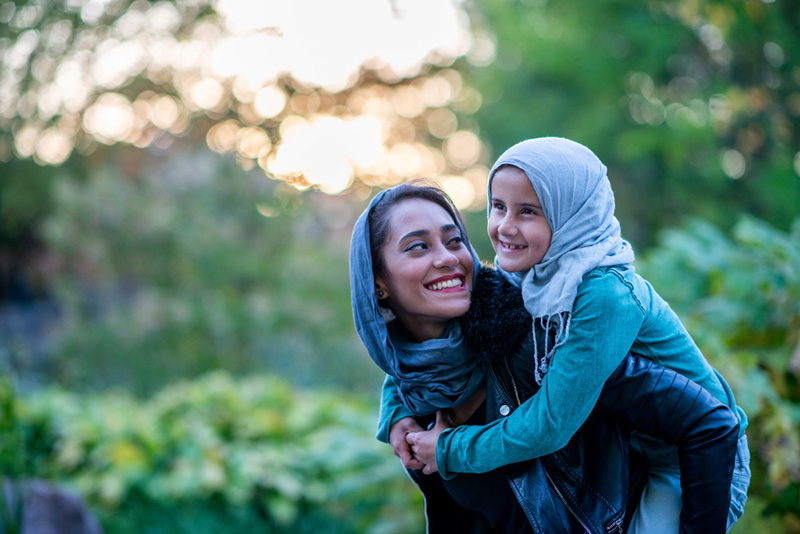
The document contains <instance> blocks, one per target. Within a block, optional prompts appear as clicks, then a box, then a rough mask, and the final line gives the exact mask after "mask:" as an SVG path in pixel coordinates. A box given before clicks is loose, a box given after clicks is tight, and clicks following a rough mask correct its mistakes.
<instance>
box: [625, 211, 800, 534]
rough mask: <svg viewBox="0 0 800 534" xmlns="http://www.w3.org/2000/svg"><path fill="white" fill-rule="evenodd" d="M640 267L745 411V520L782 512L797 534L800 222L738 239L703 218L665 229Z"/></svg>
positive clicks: (752, 225) (757, 224) (754, 229)
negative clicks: (749, 476)
mask: <svg viewBox="0 0 800 534" xmlns="http://www.w3.org/2000/svg"><path fill="white" fill-rule="evenodd" d="M637 268H638V269H639V271H640V272H641V273H642V274H643V275H644V276H645V277H646V278H647V279H648V280H650V281H651V282H652V283H653V285H654V286H655V288H656V289H657V290H658V291H659V292H660V293H661V295H662V296H663V297H664V298H665V299H666V300H667V301H668V302H669V303H670V304H671V305H672V306H673V308H674V309H675V310H676V311H677V312H678V314H679V315H680V316H681V318H682V319H683V320H684V322H685V324H686V326H687V328H688V329H689V331H690V332H691V333H692V335H693V337H694V338H695V340H696V341H697V343H698V345H699V346H700V348H701V349H702V350H703V352H704V353H705V355H706V356H707V357H708V359H709V361H710V362H711V363H712V365H714V366H715V367H716V368H717V369H718V370H719V371H720V372H721V373H722V375H723V376H724V377H725V378H726V379H727V380H728V382H729V383H730V385H731V387H732V388H733V391H734V394H735V395H736V400H737V402H738V404H739V405H740V406H741V407H742V408H743V409H744V410H745V412H746V413H747V416H748V418H749V421H750V426H749V428H748V430H747V434H748V436H749V439H750V449H751V451H752V452H753V457H752V468H753V483H752V485H751V487H750V502H749V503H748V507H747V508H746V511H745V516H748V514H750V513H755V512H751V510H758V511H761V510H763V511H764V512H765V513H766V514H768V515H769V514H771V515H773V516H775V515H777V516H778V517H777V519H778V523H782V524H783V528H784V531H785V532H796V531H797V530H796V529H797V527H798V526H800V219H798V220H796V221H795V223H794V225H793V226H792V230H791V231H790V232H788V233H787V232H782V231H779V230H777V229H775V228H773V227H771V226H770V225H768V224H766V223H764V222H761V221H758V220H756V219H753V218H749V217H746V218H742V219H741V220H740V221H739V223H738V224H737V225H736V226H735V227H734V228H733V232H732V235H731V236H730V237H728V236H726V235H725V234H724V233H722V232H720V231H719V230H718V229H716V228H715V227H713V226H711V225H709V224H707V223H704V222H699V221H696V222H694V223H692V224H691V225H689V226H688V227H687V228H685V229H682V230H671V231H669V232H667V233H665V234H664V236H663V239H662V242H661V244H660V245H659V246H658V247H656V248H655V249H653V250H652V251H650V252H649V253H648V254H647V255H646V257H645V258H644V260H643V261H639V262H638V265H637ZM773 519H775V518H773ZM792 525H793V526H792ZM757 530H758V531H764V532H767V531H770V532H774V531H775V530H774V528H772V529H767V530H764V529H763V525H762V527H759V528H758V529H757ZM751 531H754V530H751ZM741 532H745V530H741Z"/></svg>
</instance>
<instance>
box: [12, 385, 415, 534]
mask: <svg viewBox="0 0 800 534" xmlns="http://www.w3.org/2000/svg"><path fill="white" fill-rule="evenodd" d="M21 405H22V408H23V410H22V416H21V425H22V426H23V427H24V428H27V429H29V430H30V429H31V428H33V427H35V428H36V432H35V433H32V432H28V435H30V436H33V435H35V436H37V437H36V440H35V441H36V442H31V443H28V444H26V446H30V447H31V449H32V450H37V451H40V454H41V457H40V458H39V459H40V460H41V461H42V462H43V464H44V466H45V468H46V471H47V472H48V473H50V475H51V476H52V477H54V478H56V479H57V480H60V481H61V482H62V483H65V484H69V485H71V486H72V487H74V488H75V489H76V490H77V491H78V492H79V493H80V494H82V495H83V496H84V497H85V498H86V499H87V500H88V502H90V503H92V505H93V507H94V509H95V511H96V512H97V513H98V515H99V516H100V517H101V519H102V521H103V523H104V525H105V526H106V529H107V530H108V531H113V532H153V533H156V532H170V533H173V532H187V533H189V532H214V531H219V529H220V528H222V527H223V526H224V527H225V530H226V532H252V531H253V530H254V529H258V530H266V531H268V532H279V533H280V532H286V533H288V532H292V533H303V532H318V531H320V530H325V531H327V532H372V533H378V532H381V533H388V532H414V531H419V529H420V528H422V527H421V520H422V504H421V501H420V496H419V492H418V491H417V490H416V488H415V487H414V486H413V484H411V483H410V481H409V480H408V478H407V477H406V476H405V474H404V473H403V471H402V467H401V466H400V464H399V462H398V461H397V459H396V458H394V456H392V454H391V451H390V449H389V447H387V446H386V445H384V444H381V443H379V442H377V441H376V440H375V439H374V437H373V435H372V434H373V431H374V429H373V425H374V409H373V408H374V407H373V406H372V405H371V402H367V401H363V400H358V399H354V398H346V397H343V396H342V395H336V396H334V395H330V394H323V393H313V394H312V393H308V392H304V391H301V390H298V389H293V388H292V387H290V386H289V385H288V384H287V383H286V382H284V381H283V380H280V379H278V378H275V377H271V376H257V377H250V378H247V379H241V380H235V379H233V378H231V376H230V375H228V374H226V373H223V372H216V373H212V374H208V375H205V376H203V377H202V378H200V379H197V380H194V381H183V382H179V383H176V384H173V385H171V386H169V387H167V388H165V389H163V390H162V391H161V392H160V393H158V394H157V395H155V396H154V397H152V398H151V399H149V400H147V401H145V402H139V401H137V400H136V399H135V398H133V397H132V396H130V395H129V394H127V393H123V392H120V391H116V392H107V393H104V394H94V395H84V396H82V395H77V394H74V393H67V392H65V391H63V390H58V389H50V390H47V391H44V392H40V393H37V394H33V395H30V396H27V397H25V398H24V399H23V400H22V403H21ZM42 442H45V443H46V444H47V445H46V446H43V444H42ZM158 518H160V519H158ZM154 519H158V520H157V521H154ZM161 519H163V523H162V522H161ZM226 525H227V526H226Z"/></svg>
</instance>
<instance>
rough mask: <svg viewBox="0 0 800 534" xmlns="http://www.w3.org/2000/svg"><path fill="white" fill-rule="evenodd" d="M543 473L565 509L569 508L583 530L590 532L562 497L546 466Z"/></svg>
mask: <svg viewBox="0 0 800 534" xmlns="http://www.w3.org/2000/svg"><path fill="white" fill-rule="evenodd" d="M544 474H545V476H546V477H547V481H548V482H550V486H551V487H552V488H553V490H555V492H556V495H558V498H559V499H561V502H562V503H563V504H564V506H565V507H566V508H567V510H569V512H570V513H571V514H572V516H573V517H574V518H575V519H576V520H577V521H578V523H580V524H581V526H582V527H583V530H585V531H586V532H588V533H589V534H591V532H592V530H591V529H590V528H589V527H588V526H586V523H584V522H583V520H582V519H581V518H580V517H578V514H576V513H575V510H573V509H572V506H570V505H569V503H568V502H567V500H566V499H565V498H564V495H563V494H562V493H561V490H559V489H558V486H556V484H555V482H553V479H552V477H551V476H550V473H549V472H548V471H547V468H544Z"/></svg>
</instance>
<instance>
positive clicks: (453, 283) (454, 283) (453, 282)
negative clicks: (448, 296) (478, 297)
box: [428, 278, 464, 291]
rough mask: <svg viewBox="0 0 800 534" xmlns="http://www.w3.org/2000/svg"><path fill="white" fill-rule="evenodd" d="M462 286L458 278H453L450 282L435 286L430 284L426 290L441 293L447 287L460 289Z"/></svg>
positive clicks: (439, 283)
mask: <svg viewBox="0 0 800 534" xmlns="http://www.w3.org/2000/svg"><path fill="white" fill-rule="evenodd" d="M462 285H464V284H463V283H462V282H461V279H460V278H453V279H452V280H447V281H446V282H436V283H435V284H431V285H429V286H428V289H432V290H434V291H441V290H442V289H447V288H449V287H461V286H462Z"/></svg>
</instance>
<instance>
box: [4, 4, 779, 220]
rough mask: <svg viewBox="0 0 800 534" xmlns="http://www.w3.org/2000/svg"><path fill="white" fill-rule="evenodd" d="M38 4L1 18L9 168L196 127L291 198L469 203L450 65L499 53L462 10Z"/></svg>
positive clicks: (461, 101) (476, 100)
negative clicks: (420, 182) (7, 26)
mask: <svg viewBox="0 0 800 534" xmlns="http://www.w3.org/2000/svg"><path fill="white" fill-rule="evenodd" d="M3 5H4V6H5V5H7V4H3ZM37 5H38V4H37ZM12 7H13V6H12ZM40 7H41V6H39V7H36V8H35V9H34V11H35V12H34V11H32V12H31V13H29V14H27V15H25V16H22V15H20V12H19V10H12V11H13V12H9V13H5V15H3V14H2V13H0V15H3V16H6V17H7V18H9V20H13V24H15V25H16V26H17V27H20V28H28V29H23V31H21V32H20V35H19V36H18V37H17V38H16V40H15V41H13V44H12V45H9V46H8V48H2V47H0V54H1V55H0V89H2V90H1V91H0V124H2V126H3V127H4V128H5V129H6V130H7V131H9V132H11V134H12V139H13V142H12V143H10V144H8V145H7V146H11V147H13V150H14V153H15V155H16V156H17V157H21V158H33V159H34V160H35V161H37V162H38V163H40V164H42V165H58V164H60V163H63V162H64V161H65V160H66V159H67V158H68V157H69V155H70V154H71V153H72V151H74V150H82V151H91V150H92V146H93V145H94V144H96V143H103V144H108V145H111V144H115V143H128V144H131V145H134V146H137V147H146V146H148V145H150V144H156V145H158V146H159V147H168V146H170V145H171V143H172V141H171V140H170V139H171V138H172V136H181V135H186V133H187V131H189V132H194V131H196V128H203V130H202V132H205V140H206V143H207V144H208V146H209V148H211V149H212V150H214V151H217V152H220V153H232V154H234V155H235V156H236V158H237V161H239V162H240V163H241V164H242V165H243V166H244V167H250V166H253V165H256V164H257V165H258V166H259V167H260V168H262V169H264V172H266V173H267V174H268V175H269V176H270V177H272V178H275V179H280V180H285V181H286V182H287V183H290V184H292V185H294V186H296V187H298V188H300V189H307V188H309V187H314V188H317V189H319V190H321V191H325V192H327V193H331V194H337V193H341V192H343V191H346V190H348V188H349V187H350V186H351V185H352V184H354V183H355V182H356V181H360V182H362V183H364V184H366V185H368V186H377V187H382V186H385V185H389V184H393V183H398V182H400V181H403V180H408V179H413V178H417V177H427V178H432V179H441V180H440V181H442V182H446V183H447V184H449V185H448V187H451V188H452V189H453V190H454V196H455V197H457V198H459V202H461V204H463V205H465V206H466V205H471V204H473V203H474V199H475V193H474V191H472V190H471V189H470V188H472V187H473V185H470V184H472V180H470V179H464V178H463V177H462V178H459V179H458V180H456V176H457V175H459V174H460V173H462V172H465V171H467V170H469V169H470V168H472V167H474V166H475V165H476V164H479V163H482V158H484V157H485V150H484V148H483V145H482V143H481V142H480V140H479V139H478V137H477V136H476V135H475V134H474V133H472V132H470V131H468V130H467V129H464V128H461V129H459V125H460V119H459V117H460V116H463V115H468V114H471V113H474V112H475V111H477V109H478V108H479V107H480V105H481V98H480V94H479V93H478V92H477V91H475V90H474V89H472V88H470V87H467V86H465V85H464V83H463V80H462V78H461V76H460V75H459V74H458V73H457V72H456V71H455V70H453V69H452V68H450V66H451V65H452V64H453V62H454V61H455V59H457V58H458V57H461V56H468V59H469V60H470V61H472V62H473V63H475V64H479V63H481V62H486V61H491V58H492V57H493V55H494V44H493V42H492V41H491V38H490V37H488V36H485V35H482V34H481V35H478V36H477V37H473V36H472V35H471V33H470V28H469V21H468V18H467V16H466V13H465V11H464V7H463V6H462V5H461V3H460V2H453V1H451V0H430V1H428V2H424V3H423V2H413V1H390V0H343V1H341V2H328V1H324V0H296V1H293V2H283V1H272V0H271V1H263V2H256V3H254V2H252V1H250V0H178V1H175V2H166V1H162V2H156V3H152V4H150V3H146V2H142V3H139V2H137V3H133V4H131V5H130V6H129V7H128V8H127V9H126V11H125V12H124V13H118V12H117V11H115V9H117V8H115V7H114V5H113V3H112V2H105V1H97V2H95V1H90V2H70V3H68V4H67V6H66V7H65V8H64V9H65V10H66V12H67V13H70V12H71V13H73V14H74V15H76V16H79V17H80V19H81V20H82V25H80V26H79V29H78V27H77V26H74V25H73V22H70V20H68V19H66V18H64V17H63V14H62V15H61V16H59V17H56V18H54V19H53V23H52V24H46V23H42V24H38V22H40V20H41V19H42V17H47V16H48V14H47V13H46V12H45V11H44V10H43V9H40ZM5 9H6V10H8V9H9V8H5ZM32 9H33V8H32ZM201 13H204V15H202V16H201V15H200V14H201ZM26 17H27V18H26ZM36 28H41V29H36ZM765 53H769V54H771V57H777V54H775V53H774V51H773V50H772V49H769V50H767V51H765ZM29 65H30V72H31V73H32V74H31V77H30V79H28V80H27V81H26V82H25V83H26V84H27V85H24V84H23V81H24V80H25V77H26V74H25V71H26V68H28V66H29ZM23 87H25V89H23ZM67 117H68V118H69V120H64V119H65V118H67ZM208 119H210V120H208ZM465 124H466V123H465Z"/></svg>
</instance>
